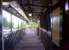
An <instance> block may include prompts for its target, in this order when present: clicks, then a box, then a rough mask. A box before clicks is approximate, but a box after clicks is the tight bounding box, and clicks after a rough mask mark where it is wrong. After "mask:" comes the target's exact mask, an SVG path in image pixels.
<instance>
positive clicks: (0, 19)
mask: <svg viewBox="0 0 69 50" xmlns="http://www.w3.org/2000/svg"><path fill="white" fill-rule="evenodd" d="M1 7H2V1H1V0H0V50H2V10H1Z"/></svg>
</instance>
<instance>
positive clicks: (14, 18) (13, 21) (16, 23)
mask: <svg viewBox="0 0 69 50" xmlns="http://www.w3.org/2000/svg"><path fill="white" fill-rule="evenodd" d="M12 25H13V27H12V31H16V30H17V29H18V18H17V17H16V16H14V15H12Z"/></svg>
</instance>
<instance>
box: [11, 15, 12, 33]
mask: <svg viewBox="0 0 69 50" xmlns="http://www.w3.org/2000/svg"><path fill="white" fill-rule="evenodd" d="M11 32H12V14H11Z"/></svg>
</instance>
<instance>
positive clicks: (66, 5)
mask: <svg viewBox="0 0 69 50" xmlns="http://www.w3.org/2000/svg"><path fill="white" fill-rule="evenodd" d="M68 6H69V5H68V2H66V4H65V10H66V11H68V10H69V7H68Z"/></svg>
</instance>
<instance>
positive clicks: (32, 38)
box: [14, 28, 45, 50]
mask: <svg viewBox="0 0 69 50" xmlns="http://www.w3.org/2000/svg"><path fill="white" fill-rule="evenodd" d="M14 50H45V49H44V47H43V44H42V43H41V41H40V40H39V37H38V36H37V33H36V31H34V30H32V29H30V28H27V29H26V30H25V35H24V34H23V33H21V39H20V41H19V42H18V43H17V44H16V46H15V48H14Z"/></svg>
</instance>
